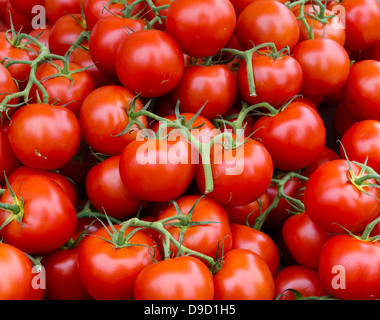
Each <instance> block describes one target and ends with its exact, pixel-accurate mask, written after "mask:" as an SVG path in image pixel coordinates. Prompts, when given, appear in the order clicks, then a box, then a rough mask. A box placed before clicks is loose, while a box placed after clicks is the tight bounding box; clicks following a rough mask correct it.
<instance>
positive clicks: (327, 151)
mask: <svg viewBox="0 0 380 320" xmlns="http://www.w3.org/2000/svg"><path fill="white" fill-rule="evenodd" d="M337 159H340V156H339V154H338V153H336V152H335V151H334V150H332V149H331V148H329V147H326V146H325V147H324V148H323V149H322V151H321V153H320V154H319V156H318V158H317V159H316V160H314V161H313V162H312V163H311V164H309V165H308V166H307V167H306V168H305V169H304V170H302V172H301V174H302V175H303V176H304V177H310V175H311V174H312V173H313V172H314V171H315V170H317V169H318V168H319V167H320V166H321V165H323V164H325V163H326V162H329V161H331V160H337Z"/></svg>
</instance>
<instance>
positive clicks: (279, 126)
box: [253, 102, 326, 171]
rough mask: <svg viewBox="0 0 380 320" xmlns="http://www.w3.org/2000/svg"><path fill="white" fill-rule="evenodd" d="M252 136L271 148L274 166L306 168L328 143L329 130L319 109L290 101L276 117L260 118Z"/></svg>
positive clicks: (279, 167)
mask: <svg viewBox="0 0 380 320" xmlns="http://www.w3.org/2000/svg"><path fill="white" fill-rule="evenodd" d="M253 131H254V132H255V133H254V135H253V137H255V138H257V139H260V142H261V143H262V144H263V146H264V147H265V148H266V149H267V150H268V151H269V153H270V155H271V157H272V160H273V165H274V166H275V167H276V168H278V169H280V170H284V171H296V170H300V169H303V168H305V167H306V166H308V165H309V164H311V163H312V162H313V161H314V160H316V159H317V157H318V155H319V154H320V153H321V151H322V149H323V147H324V146H325V142H326V129H325V125H324V122H323V120H322V118H321V116H320V115H319V113H318V111H316V110H315V109H314V108H312V107H310V106H309V105H307V104H305V103H302V102H291V103H290V104H289V105H288V106H287V107H286V108H285V109H282V110H280V111H279V112H278V113H277V114H275V115H273V116H262V117H260V118H259V119H258V120H257V121H256V123H255V125H254V127H253Z"/></svg>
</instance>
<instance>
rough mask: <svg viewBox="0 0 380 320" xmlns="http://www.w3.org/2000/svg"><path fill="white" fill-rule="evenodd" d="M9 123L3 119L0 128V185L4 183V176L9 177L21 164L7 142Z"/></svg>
mask: <svg viewBox="0 0 380 320" xmlns="http://www.w3.org/2000/svg"><path fill="white" fill-rule="evenodd" d="M8 129H9V121H8V120H7V119H3V123H2V125H1V126H0V172H1V174H0V185H3V184H4V183H5V178H4V174H5V175H7V176H9V175H10V174H11V173H12V172H13V171H14V170H15V169H17V168H18V167H19V166H21V162H20V161H19V160H18V159H17V158H16V156H15V155H14V153H13V151H12V149H11V146H10V145H9V140H8Z"/></svg>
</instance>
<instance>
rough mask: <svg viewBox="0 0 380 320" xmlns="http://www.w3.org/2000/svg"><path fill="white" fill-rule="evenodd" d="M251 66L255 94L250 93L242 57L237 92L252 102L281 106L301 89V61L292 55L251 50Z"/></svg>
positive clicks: (245, 65) (244, 62)
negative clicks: (265, 53) (277, 54)
mask: <svg viewBox="0 0 380 320" xmlns="http://www.w3.org/2000/svg"><path fill="white" fill-rule="evenodd" d="M252 70H253V76H254V79H255V88H256V96H251V94H250V88H249V82H248V75H247V64H246V61H245V60H243V62H242V63H241V64H240V66H239V69H238V72H237V83H238V88H239V92H240V94H241V95H242V97H243V100H244V101H245V102H247V103H249V104H251V105H254V104H257V103H261V102H267V103H269V104H270V105H272V106H273V107H275V108H280V107H281V106H282V105H284V104H285V102H287V101H288V100H289V99H290V98H293V97H294V96H295V95H297V94H298V93H299V92H300V90H301V87H302V80H303V74H302V69H301V65H300V64H299V63H298V61H297V60H295V59H294V58H293V57H291V56H288V55H284V56H282V57H281V58H275V59H273V58H271V57H270V56H267V55H261V54H254V55H253V57H252Z"/></svg>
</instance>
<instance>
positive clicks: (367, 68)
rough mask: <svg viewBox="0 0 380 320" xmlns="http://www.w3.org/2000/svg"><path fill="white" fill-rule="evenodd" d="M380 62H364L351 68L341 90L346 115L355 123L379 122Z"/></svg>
mask: <svg viewBox="0 0 380 320" xmlns="http://www.w3.org/2000/svg"><path fill="white" fill-rule="evenodd" d="M379 77H380V62H379V61H375V60H364V61H360V62H358V63H355V64H353V65H352V66H351V69H350V73H349V76H348V78H347V81H346V83H345V85H344V87H343V88H342V102H343V104H344V106H345V108H346V109H347V111H348V113H349V114H350V115H351V116H352V117H353V118H354V119H355V120H357V121H362V120H379V121H380V112H379V110H380V102H379V95H378V93H379V91H378V90H377V89H376V88H377V87H378V86H379V84H380V80H379Z"/></svg>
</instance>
